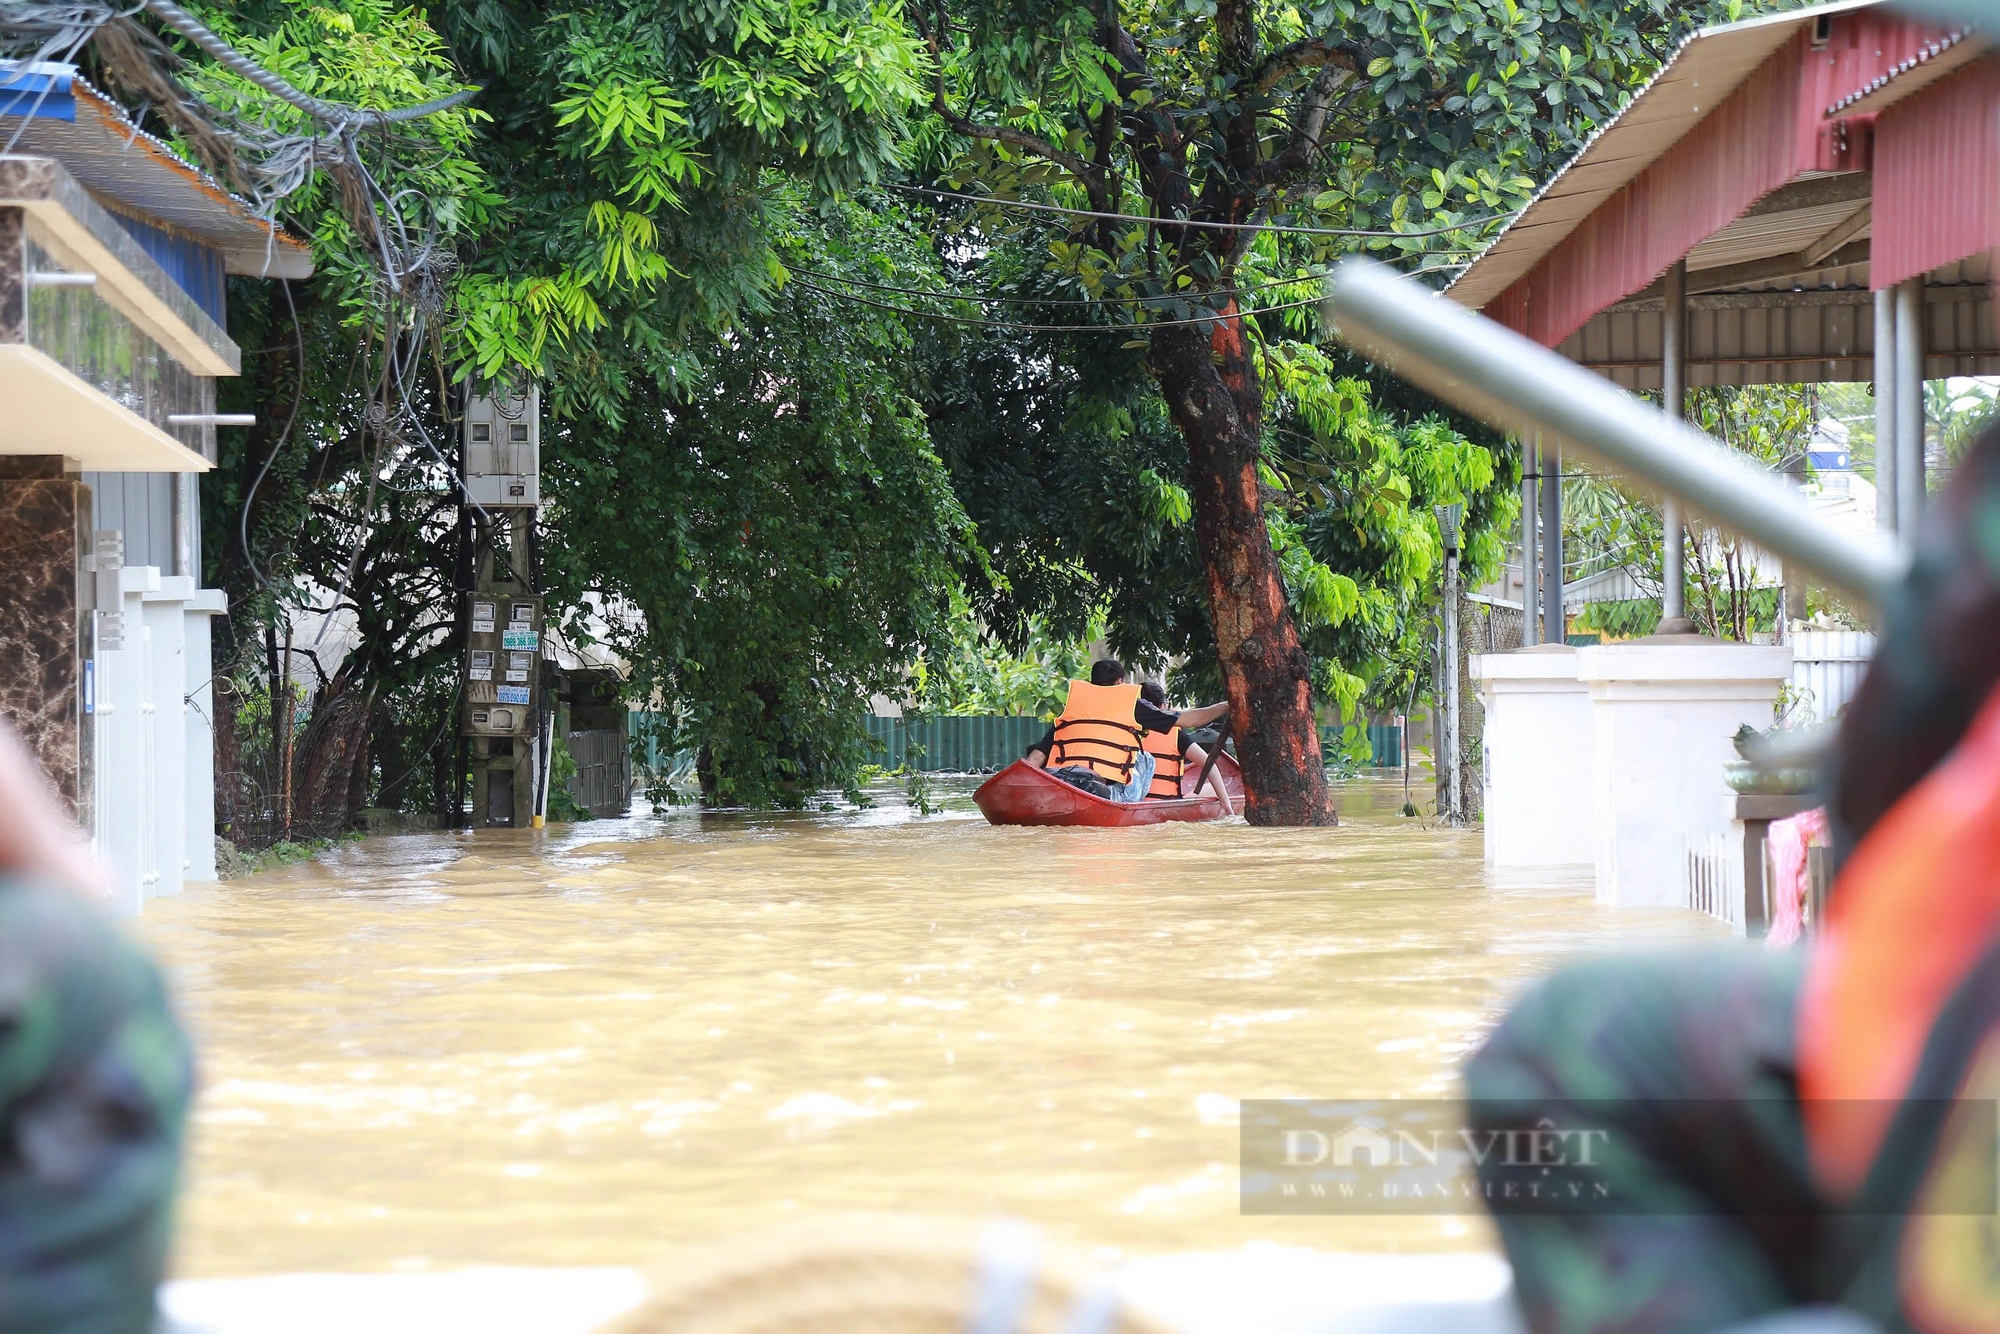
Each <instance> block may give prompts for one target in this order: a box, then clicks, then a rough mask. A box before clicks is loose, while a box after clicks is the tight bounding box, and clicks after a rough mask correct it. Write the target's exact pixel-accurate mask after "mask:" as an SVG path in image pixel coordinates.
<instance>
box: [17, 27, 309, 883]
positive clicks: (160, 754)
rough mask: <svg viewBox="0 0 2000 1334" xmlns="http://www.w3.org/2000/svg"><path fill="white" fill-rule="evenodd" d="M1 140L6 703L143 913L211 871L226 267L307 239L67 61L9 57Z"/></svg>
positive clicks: (292, 264) (276, 256) (276, 258)
mask: <svg viewBox="0 0 2000 1334" xmlns="http://www.w3.org/2000/svg"><path fill="white" fill-rule="evenodd" d="M0 144H5V145H7V146H8V150H9V151H8V152H7V153H5V154H4V155H0V401H4V403H5V405H6V410H5V412H4V414H0V524H4V525H5V526H6V529H7V532H8V536H9V539H10V540H9V541H7V542H4V543H0V586H4V587H5V588H6V589H7V592H8V596H7V597H6V598H5V599H0V715H4V716H5V717H7V719H8V720H9V721H10V722H11V723H12V725H13V726H14V727H15V728H16V729H17V730H18V731H19V732H20V733H21V734H22V735H23V736H24V737H25V738H26V740H27V741H28V744H29V745H30V746H31V747H32V748H33V750H34V752H35V755H36V757H37V758H38V759H39V760H40V762H41V765H42V768H43V770H44V772H45V773H46V774H47V775H48V777H49V780H50V781H51V782H52V783H53V784H54V786H55V789H56V791H57V792H58V793H59V794H60V795H61V797H62V799H63V801H64V802H65V803H67V805H68V806H69V807H70V809H71V810H72V811H74V812H75V814H76V817H77V819H78V821H79V822H80V823H81V824H82V825H83V826H84V828H85V829H87V830H88V831H89V832H90V835H91V838H92V841H93V844H94V845H95V848H96V851H97V853H98V856H99V860H100V862H101V863H102V865H103V866H104V868H105V871H106V874H107V875H108V876H109V877H110V879H111V880H112V882H113V890H114V894H115V898H116V904H117V906H118V908H119V909H120V910H122V911H126V912H136V911H138V909H139V906H140V904H141V903H142V902H143V901H144V900H145V899H148V898H152V897H156V896H158V895H162V894H171V893H176V892H178V891H179V889H180V887H181V885H182V883H183V882H184V881H185V880H187V879H212V878H214V875H215V867H214V784H215V775H214V741H213V736H212V734H211V732H210V730H209V720H210V719H211V718H213V717H214V702H213V695H212V690H211V686H210V673H211V669H210V655H209V617H211V616H213V615H215V614H216V613H219V612H221V611H222V610H224V603H223V598H222V595H221V594H220V593H219V592H217V591H215V590H212V589H203V588H201V587H200V586H199V584H200V577H201V542H202V533H201V505H200V497H199V492H198V491H197V489H196V485H195V478H196V476H197V475H198V474H200V473H202V472H205V471H207V470H208V469H209V468H210V467H212V466H213V465H214V461H215V457H216V455H215V430H216V427H215V425H214V420H213V419H214V414H215V380H216V377H217V376H222V375H236V374H239V373H240V372H241V365H242V354H241V352H240V351H239V350H238V348H237V346H236V344H235V343H233V342H231V341H230V338H229V335H228V333H227V332H225V327H226V324H227V319H228V312H227V309H226V294H227V284H226V282H225V276H226V275H228V274H232V273H234V274H251V275H261V276H266V277H283V278H303V277H306V276H308V275H309V274H310V273H311V272H312V260H311V254H310V251H309V250H308V249H307V247H306V246H305V245H304V244H303V243H302V242H300V241H298V240H297V239H296V238H293V237H291V236H288V235H286V234H285V233H284V232H283V231H282V230H281V229H278V228H276V227H274V226H272V225H271V224H270V223H268V222H265V221H263V220H262V219H259V218H257V217H255V216H254V215H253V214H252V213H251V211H250V209H249V208H248V207H247V206H246V205H244V204H243V202H242V201H241V200H238V199H236V198H234V197H233V196H231V195H230V194H229V193H228V192H226V191H225V190H223V189H222V188H221V187H220V186H218V185H217V184H216V183H215V182H214V181H212V180H210V179H209V178H208V177H206V176H204V175H203V174H202V173H200V172H199V171H197V170H195V169H194V168H193V167H192V166H190V165H189V164H188V163H186V162H185V161H183V160H182V159H181V158H179V157H178V156H176V155H175V154H174V153H173V152H172V151H171V150H170V149H169V148H168V147H167V146H166V145H165V144H163V143H161V142H160V141H159V140H157V139H154V138H153V137H152V136H150V135H147V134H145V133H144V132H142V131H141V130H140V129H139V128H138V127H137V126H136V125H134V124H133V123H132V122H131V121H130V120H128V119H127V118H126V117H125V115H124V113H123V112H122V111H121V110H120V109H119V108H118V107H117V105H116V104H114V103H113V102H111V101H110V100H109V99H108V98H106V97H104V96H103V94H101V93H99V92H98V91H97V90H96V89H94V88H92V87H91V86H90V85H89V84H88V83H86V82H85V81H84V80H83V79H82V78H81V77H79V76H78V75H77V73H76V71H75V70H74V69H73V68H72V67H70V66H67V65H53V64H24V63H10V62H0Z"/></svg>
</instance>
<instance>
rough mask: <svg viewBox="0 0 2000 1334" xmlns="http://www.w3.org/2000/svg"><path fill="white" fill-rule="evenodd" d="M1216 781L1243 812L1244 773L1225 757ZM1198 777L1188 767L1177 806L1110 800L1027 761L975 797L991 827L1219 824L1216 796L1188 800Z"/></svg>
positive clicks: (1000, 775)
mask: <svg viewBox="0 0 2000 1334" xmlns="http://www.w3.org/2000/svg"><path fill="white" fill-rule="evenodd" d="M1215 776H1216V777H1217V778H1220V779H1221V780H1222V786H1223V787H1224V788H1225V789H1227V791H1228V792H1229V795H1230V798H1231V799H1232V800H1233V801H1234V802H1235V803H1236V806H1237V809H1239V810H1240V809H1242V803H1243V771H1242V770H1240V769H1238V768H1237V767H1236V761H1235V760H1233V759H1231V758H1230V757H1229V755H1228V754H1227V753H1226V752H1225V753H1224V754H1222V755H1220V756H1218V757H1217V758H1216V761H1215ZM1197 777H1199V775H1198V774H1197V773H1196V772H1195V770H1194V768H1193V766H1189V768H1188V771H1187V773H1186V774H1184V775H1182V777H1181V792H1182V796H1181V798H1180V799H1179V800H1178V801H1154V800H1152V799H1151V798H1148V799H1147V800H1145V801H1133V802H1124V801H1106V800H1105V799H1104V798H1102V797H1094V796H1092V795H1091V794H1090V793H1088V792H1085V791H1082V790H1081V789H1079V788H1074V787H1071V786H1070V785H1069V784H1068V783H1065V782H1063V780H1062V779H1060V778H1057V777H1055V776H1054V775H1053V774H1051V773H1049V772H1048V771H1047V770H1046V769H1037V768H1035V767H1034V766H1033V765H1031V764H1029V763H1028V762H1027V761H1025V760H1015V761H1014V762H1013V763H1012V764H1010V765H1008V766H1007V767H1006V768H1005V769H1002V770H1001V771H1000V772H999V773H997V774H994V775H993V776H992V777H991V778H989V779H987V780H986V781H985V782H983V783H981V784H980V785H979V790H978V791H977V792H974V793H973V794H972V799H973V801H975V802H977V803H978V805H979V810H980V813H981V814H983V815H985V817H986V822H987V823H988V824H1054V825H1087V826H1091V827H1093V828H1098V829H1126V828H1130V827H1131V826H1133V825H1142V824H1166V823H1169V822H1171V821H1186V820H1219V819H1221V818H1222V814H1223V811H1222V803H1221V802H1220V801H1218V800H1216V799H1215V798H1214V797H1213V796H1200V797H1196V796H1190V795H1187V794H1188V793H1190V792H1191V791H1192V789H1193V788H1194V781H1195V779H1196V778H1197Z"/></svg>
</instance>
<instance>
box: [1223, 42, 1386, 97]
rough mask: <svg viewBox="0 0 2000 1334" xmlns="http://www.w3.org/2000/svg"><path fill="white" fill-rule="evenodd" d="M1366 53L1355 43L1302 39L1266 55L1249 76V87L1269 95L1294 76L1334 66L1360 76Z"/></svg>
mask: <svg viewBox="0 0 2000 1334" xmlns="http://www.w3.org/2000/svg"><path fill="white" fill-rule="evenodd" d="M1364 54H1365V53H1364V52H1363V50H1362V49H1361V47H1360V46H1358V45H1356V44H1354V43H1352V42H1329V41H1327V40H1326V39H1325V38H1324V37H1303V38H1300V39H1299V40H1298V41H1296V42H1291V43H1289V44H1287V45H1285V46H1281V47H1279V48H1278V49H1277V50H1275V51H1273V52H1271V54H1270V55H1268V56H1265V57H1264V59H1263V60H1262V61H1260V62H1259V63H1258V65H1257V69H1256V72H1255V73H1253V74H1252V75H1251V76H1250V84H1251V86H1252V87H1254V88H1255V89H1256V90H1257V91H1258V92H1260V93H1268V92H1270V91H1271V90H1272V89H1273V88H1275V87H1277V86H1278V85H1279V84H1280V83H1283V82H1284V81H1285V80H1286V79H1287V78H1289V77H1290V76H1291V75H1293V74H1296V73H1298V71H1300V70H1302V69H1315V68H1319V67H1322V66H1327V65H1333V66H1337V67H1339V68H1341V69H1344V70H1346V71H1347V72H1348V73H1349V74H1350V75H1352V74H1359V73H1360V72H1361V69H1362V66H1363V63H1364V62H1363V56H1364Z"/></svg>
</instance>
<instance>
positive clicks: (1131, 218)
mask: <svg viewBox="0 0 2000 1334" xmlns="http://www.w3.org/2000/svg"><path fill="white" fill-rule="evenodd" d="M884 184H886V185H888V187H889V188H890V189H891V190H902V191H905V192H907V193H909V194H913V195H935V196H937V197H938V198H939V199H959V200H963V201H965V202H966V203H969V204H997V205H1000V206H1001V207H1003V208H1022V209H1027V210H1029V211H1030V212H1034V213H1060V214H1062V215H1063V216H1065V217H1070V218H1095V219H1098V220H1100V221H1104V222H1143V223H1145V224H1146V225H1147V226H1148V227H1192V228H1195V229H1196V230H1205V231H1217V232H1279V233H1282V234H1284V235H1286V236H1369V237H1380V238H1382V239H1383V240H1389V241H1395V240H1402V239H1404V238H1411V239H1414V238H1417V237H1424V236H1443V235H1445V234H1446V233H1448V232H1462V231H1465V230H1467V229H1468V228H1472V227H1480V226H1484V225H1485V224H1486V223H1489V222H1497V221H1499V220H1500V219H1502V218H1511V217H1513V216H1514V214H1513V213H1512V212H1507V213H1489V214H1487V215H1486V216H1485V217H1481V218H1468V219H1466V220H1465V221H1464V222H1455V223H1452V224H1451V225H1449V226H1445V227H1431V228H1427V229H1425V230H1423V231H1415V232H1384V231H1368V230H1365V229H1357V228H1353V227H1295V226H1293V225H1291V224H1290V223H1281V222H1203V221H1200V220H1199V219H1195V218H1149V217H1147V216H1146V215H1145V214H1143V213H1099V212H1096V211H1095V210H1092V209H1087V208H1064V207H1063V206H1062V205H1060V204H1037V203H1035V202H1034V201H1033V200H1028V199H1000V198H997V197H995V196H993V195H968V194H961V193H959V192H958V191H956V190H933V189H930V188H929V187H927V186H921V185H897V184H895V183H894V182H884Z"/></svg>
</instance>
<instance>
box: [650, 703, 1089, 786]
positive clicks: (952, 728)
mask: <svg viewBox="0 0 2000 1334" xmlns="http://www.w3.org/2000/svg"><path fill="white" fill-rule="evenodd" d="M648 717H649V715H646V714H641V715H639V716H638V717H636V718H634V719H633V720H632V726H633V731H634V735H636V736H642V737H644V738H645V754H644V756H643V757H642V758H641V761H640V762H641V763H643V764H644V765H645V766H646V768H647V769H649V770H651V771H652V772H653V773H656V774H657V773H660V772H662V771H663V770H671V769H673V768H674V767H675V766H676V764H677V763H685V762H686V761H687V759H688V758H689V757H688V756H686V755H674V754H670V753H666V752H664V751H663V750H662V749H661V747H660V745H659V742H658V740H657V739H656V738H655V737H654V736H653V733H652V729H651V728H649V727H647V726H646V725H645V724H646V721H647V719H648ZM864 721H865V722H866V723H867V725H868V739H869V741H870V742H871V743H872V744H873V747H874V754H873V755H871V756H870V757H869V758H870V759H871V760H872V761H873V762H874V763H876V764H879V765H881V766H882V767H883V768H885V769H900V768H902V767H903V766H904V765H905V763H906V762H910V761H909V750H910V745H911V743H912V742H915V743H916V744H918V745H920V746H922V747H923V754H922V755H920V756H918V757H917V758H916V759H915V761H914V762H913V767H914V768H916V769H917V770H918V771H920V772H923V773H938V772H941V771H951V772H960V773H963V772H971V771H976V770H980V769H997V768H1000V767H1001V766H1003V765H1006V764H1009V763H1011V762H1012V761H1014V760H1018V759H1020V758H1021V756H1022V755H1023V754H1024V753H1026V751H1027V749H1028V747H1029V746H1032V745H1033V744H1034V743H1035V742H1037V741H1039V740H1041V738H1042V733H1044V732H1046V731H1047V730H1048V727H1049V725H1048V724H1047V723H1045V722H1043V721H1042V720H1041V719H1040V718H1002V717H997V716H985V717H976V718H928V719H925V720H924V721H922V722H918V723H911V722H909V721H907V720H905V719H902V718H875V717H869V718H867V719H865V720H864Z"/></svg>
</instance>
